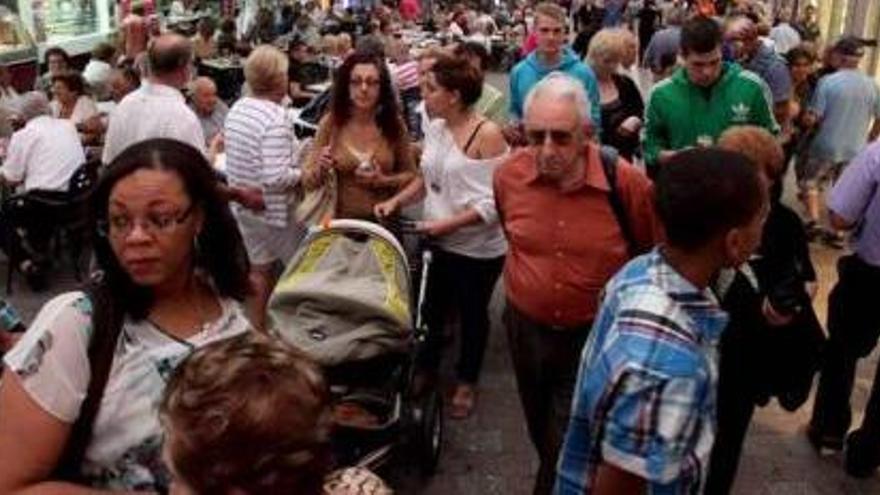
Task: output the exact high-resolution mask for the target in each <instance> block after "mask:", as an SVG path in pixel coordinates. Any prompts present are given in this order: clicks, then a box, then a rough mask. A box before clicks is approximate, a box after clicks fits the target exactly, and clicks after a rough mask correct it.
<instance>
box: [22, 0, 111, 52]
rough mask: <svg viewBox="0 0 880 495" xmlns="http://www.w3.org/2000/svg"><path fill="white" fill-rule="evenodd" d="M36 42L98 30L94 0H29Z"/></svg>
mask: <svg viewBox="0 0 880 495" xmlns="http://www.w3.org/2000/svg"><path fill="white" fill-rule="evenodd" d="M31 11H32V12H33V15H34V35H35V36H36V38H37V41H38V42H48V43H57V42H59V41H63V40H66V39H69V38H73V37H76V36H81V35H83V34H88V33H94V32H97V31H98V28H99V24H98V13H97V6H96V4H95V0H31Z"/></svg>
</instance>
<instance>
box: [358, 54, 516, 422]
mask: <svg viewBox="0 0 880 495" xmlns="http://www.w3.org/2000/svg"><path fill="white" fill-rule="evenodd" d="M482 86H483V76H482V74H481V73H480V72H479V71H478V70H476V69H475V68H474V67H473V66H471V65H470V64H469V63H468V62H467V61H466V60H464V59H461V58H447V57H441V58H439V59H438V60H437V62H436V63H435V64H434V66H433V67H432V69H431V70H430V71H429V72H427V73H426V74H425V76H424V80H423V81H422V96H423V98H424V100H425V104H426V106H427V109H428V113H429V114H431V115H432V116H433V117H434V120H432V121H431V122H430V124H429V125H428V126H427V129H426V130H425V141H424V151H423V153H422V164H421V165H422V166H421V176H420V177H419V178H418V179H416V180H415V181H413V182H412V183H411V184H410V185H409V186H408V187H406V188H405V189H404V190H403V191H401V192H400V193H399V194H397V195H396V196H394V197H393V198H391V199H390V200H388V201H386V202H384V203H380V204H379V205H377V206H376V211H375V213H376V216H377V217H380V218H381V217H387V216H389V215H392V214H394V213H395V212H396V211H397V210H398V209H399V208H400V207H401V206H405V205H407V204H410V203H413V202H415V201H417V200H419V199H422V198H424V200H425V203H424V221H422V222H419V230H420V231H421V232H422V233H424V234H426V235H427V236H429V238H430V239H431V243H432V251H433V254H434V258H433V263H432V264H431V268H430V270H429V273H428V285H427V293H426V304H425V308H424V317H425V321H426V322H427V323H428V328H429V334H428V342H427V346H426V350H425V352H424V354H423V356H422V357H421V358H422V359H421V365H422V366H423V369H424V370H425V371H427V372H429V373H430V372H433V371H435V370H436V369H437V367H438V365H439V363H440V360H441V351H442V348H443V342H442V340H443V324H444V317H445V315H446V314H447V313H449V312H450V310H453V309H457V310H458V312H459V314H460V316H461V325H460V326H461V331H462V334H461V338H460V339H459V340H460V343H461V349H460V356H459V361H458V366H457V378H458V385H457V386H456V388H455V393H454V395H453V399H452V407H451V415H452V417H453V418H464V417H467V416H468V415H469V414H470V412H471V411H472V409H473V407H474V402H475V398H476V390H475V387H476V383H477V380H478V378H479V373H480V367H481V365H482V361H483V355H484V354H485V349H486V340H487V338H488V331H489V318H488V309H487V308H488V304H489V299H490V297H491V295H492V290H493V289H494V287H495V282H496V281H497V279H498V276H499V274H500V273H501V268H502V265H503V262H504V254H505V252H506V250H507V243H506V241H505V239H504V234H503V233H502V231H501V227H500V225H499V223H498V213H497V212H496V211H495V201H494V197H493V194H492V174H493V172H494V171H495V168H496V167H497V166H498V165H500V164H501V163H502V162H503V161H504V159H505V158H506V155H507V153H508V147H507V144H506V142H505V141H504V137H503V135H502V134H501V129H500V128H499V127H498V126H497V125H496V124H495V123H493V122H491V121H490V120H488V119H486V117H484V116H482V115H480V114H479V113H477V112H476V111H475V110H474V108H473V106H474V104H475V103H476V102H477V100H479V98H480V93H481V91H482Z"/></svg>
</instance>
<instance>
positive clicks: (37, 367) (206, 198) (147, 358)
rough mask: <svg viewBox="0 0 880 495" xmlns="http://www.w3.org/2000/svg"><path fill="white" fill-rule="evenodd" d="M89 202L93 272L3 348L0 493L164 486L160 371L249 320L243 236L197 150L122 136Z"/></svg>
mask: <svg viewBox="0 0 880 495" xmlns="http://www.w3.org/2000/svg"><path fill="white" fill-rule="evenodd" d="M92 209H93V215H92V222H93V226H92V227H93V229H94V230H95V232H96V234H97V235H96V237H95V244H94V247H95V256H96V259H97V263H98V267H99V268H100V270H101V271H102V272H103V277H102V278H101V279H100V280H99V281H94V282H92V284H91V285H90V286H89V288H88V289H87V290H86V291H75V292H69V293H66V294H62V295H60V296H58V297H56V298H55V299H53V300H51V301H49V302H48V303H47V304H46V305H45V306H44V307H43V309H42V310H41V311H40V313H39V314H38V315H37V317H36V319H35V320H34V321H33V323H32V324H31V326H30V328H29V329H28V330H27V332H26V333H25V335H24V336H23V337H22V339H21V340H20V341H19V342H18V344H17V345H16V346H15V347H14V348H13V349H12V351H11V352H9V353H8V354H6V356H5V357H4V363H5V373H4V376H3V380H2V383H0V493H25V492H27V493H65V494H75V493H95V492H94V490H110V491H125V492H127V493H130V492H134V491H141V492H149V493H167V490H168V473H167V472H166V471H165V469H164V467H163V463H162V461H161V457H160V450H161V443H162V430H161V427H160V424H159V419H158V405H159V402H160V400H161V397H162V394H163V392H164V389H165V384H166V382H167V380H168V376H169V375H170V374H171V372H172V371H173V370H174V368H175V367H176V366H177V364H178V363H179V362H180V361H181V360H183V359H184V358H185V357H186V356H187V355H189V354H190V353H191V352H192V351H193V350H194V349H196V348H199V347H201V346H202V345H205V344H207V343H209V342H212V341H216V340H218V339H223V338H227V337H231V336H233V335H239V334H241V333H243V332H245V331H247V329H248V328H249V324H248V321H247V320H246V319H245V317H244V315H243V312H242V310H241V309H240V306H239V302H240V301H241V300H242V299H243V298H244V297H245V295H246V293H247V290H248V281H247V273H248V264H247V257H246V255H245V253H244V250H243V248H242V244H241V236H240V235H239V233H238V229H237V228H236V225H235V220H234V219H233V218H232V215H231V213H230V212H229V209H228V207H227V205H226V201H225V200H224V199H223V197H222V196H221V193H220V190H219V189H218V183H217V180H216V178H215V176H214V173H213V171H212V169H211V167H210V166H209V165H208V163H207V162H206V161H205V159H204V158H203V156H202V154H201V153H200V152H199V151H198V150H196V149H195V148H192V147H190V146H188V145H186V144H183V143H181V142H178V141H175V140H171V139H152V140H148V141H144V142H141V143H139V144H136V145H133V146H131V147H130V148H128V149H127V150H125V151H124V152H122V153H121V154H120V155H119V156H118V157H117V158H116V159H115V160H113V162H112V163H111V164H110V165H109V166H108V168H107V171H106V173H105V174H104V175H103V177H102V178H101V181H100V182H99V184H98V186H97V189H96V191H95V193H94V195H93V203H92ZM93 346H96V347H97V350H96V347H93ZM96 384H97V385H96ZM78 448H79V450H77V449H78Z"/></svg>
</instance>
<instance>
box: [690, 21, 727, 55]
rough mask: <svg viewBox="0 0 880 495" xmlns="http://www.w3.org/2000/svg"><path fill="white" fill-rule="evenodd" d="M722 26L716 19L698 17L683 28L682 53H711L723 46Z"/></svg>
mask: <svg viewBox="0 0 880 495" xmlns="http://www.w3.org/2000/svg"><path fill="white" fill-rule="evenodd" d="M721 38H722V33H721V25H719V24H718V22H717V21H715V20H714V19H710V18H708V17H703V16H696V17H693V18H691V19H690V20H688V21H687V22H685V23H684V25H683V26H682V27H681V45H680V49H681V53H682V54H683V55H688V54H690V53H709V52H711V51H712V50H714V49H716V48H718V47H720V46H721Z"/></svg>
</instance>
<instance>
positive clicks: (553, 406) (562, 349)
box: [494, 72, 657, 494]
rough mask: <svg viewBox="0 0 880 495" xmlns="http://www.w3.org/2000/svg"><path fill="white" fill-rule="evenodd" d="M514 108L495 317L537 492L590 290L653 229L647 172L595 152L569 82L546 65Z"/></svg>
mask: <svg viewBox="0 0 880 495" xmlns="http://www.w3.org/2000/svg"><path fill="white" fill-rule="evenodd" d="M524 108H525V115H524V120H523V124H524V130H525V136H526V139H527V140H528V143H529V145H528V146H526V147H525V148H522V149H520V150H518V151H517V152H515V153H514V154H513V155H512V156H511V157H510V159H509V160H508V161H507V162H506V163H505V164H504V165H502V166H501V167H500V168H499V169H498V170H497V171H496V173H495V178H494V190H495V201H496V206H497V210H498V214H499V217H500V220H501V225H502V228H503V230H504V233H505V235H506V237H507V241H508V244H509V246H508V252H507V258H506V260H505V266H504V282H505V284H504V285H505V288H506V297H507V304H506V308H505V315H504V323H505V326H506V327H507V333H508V341H509V343H510V352H511V357H512V360H513V366H514V370H515V372H516V380H517V388H518V390H519V396H520V401H521V403H522V406H523V410H524V413H525V417H526V423H527V426H528V431H529V437H530V439H531V441H532V444H533V445H534V446H535V448H536V449H537V451H538V455H539V458H540V468H539V471H538V478H537V481H536V483H535V488H534V493H535V494H547V493H550V490H551V489H552V485H553V480H554V476H555V475H554V470H555V467H556V458H557V456H558V453H559V447H560V444H561V442H562V438H563V435H564V433H565V428H566V425H567V424H568V418H569V414H570V406H571V396H572V390H573V389H574V384H575V378H576V375H577V366H578V360H579V357H580V351H581V348H582V347H583V345H584V342H585V340H586V337H587V334H588V333H589V330H590V327H591V325H592V322H593V318H594V317H595V314H596V309H597V304H598V300H599V292H600V291H601V290H602V287H603V286H604V285H605V282H607V281H608V279H610V278H611V276H612V275H613V274H614V273H615V272H616V271H617V270H618V268H620V267H621V266H623V264H624V263H626V262H627V260H628V259H630V257H632V256H633V255H634V254H636V253H639V252H644V251H646V250H648V249H650V248H651V247H652V246H653V244H654V240H655V238H656V233H657V232H656V229H655V225H656V223H655V218H654V210H653V204H652V201H651V199H652V193H651V183H650V181H649V180H648V178H647V177H645V175H644V174H643V173H641V172H640V171H639V170H637V169H636V168H634V167H632V166H631V165H629V164H628V163H625V162H623V161H617V162H616V163H615V162H611V160H610V159H609V157H608V154H607V153H602V152H600V148H599V147H598V146H597V145H596V144H595V143H594V142H593V124H592V122H591V120H590V103H589V99H588V97H587V94H586V91H585V90H584V86H583V84H581V82H580V81H578V80H577V79H575V78H573V77H571V76H568V75H566V74H563V73H560V72H555V73H551V74H549V75H548V76H547V77H545V78H544V79H542V80H541V81H540V82H538V83H537V84H536V85H535V86H534V88H533V89H532V91H531V93H529V95H528V97H527V98H526V101H525V105H524ZM603 155H604V156H603ZM609 163H610V167H607V168H606V165H608V164H609ZM607 171H613V173H608V172H607Z"/></svg>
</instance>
